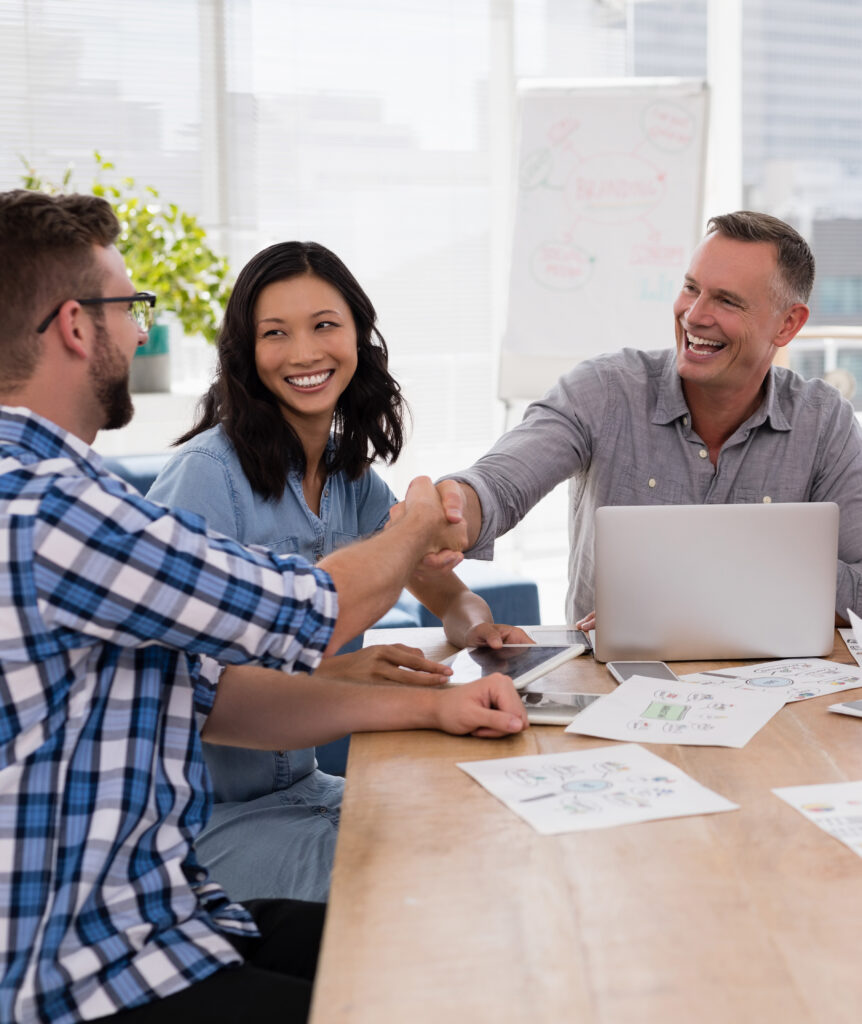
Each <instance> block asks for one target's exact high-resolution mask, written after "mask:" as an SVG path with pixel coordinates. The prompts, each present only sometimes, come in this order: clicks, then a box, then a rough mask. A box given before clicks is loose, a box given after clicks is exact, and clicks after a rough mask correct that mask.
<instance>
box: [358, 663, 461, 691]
mask: <svg viewBox="0 0 862 1024" xmlns="http://www.w3.org/2000/svg"><path fill="white" fill-rule="evenodd" d="M371 680H372V682H375V683H403V684H405V685H406V686H442V685H443V684H444V683H448V682H449V676H444V675H442V674H440V673H438V672H414V671H413V669H409V668H398V667H396V666H395V665H384V666H381V667H379V668H378V669H376V670H375V671H374V672H372V673H371Z"/></svg>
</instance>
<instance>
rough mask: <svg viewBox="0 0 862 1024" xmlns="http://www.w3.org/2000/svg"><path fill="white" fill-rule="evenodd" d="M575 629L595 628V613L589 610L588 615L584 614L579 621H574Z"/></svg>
mask: <svg viewBox="0 0 862 1024" xmlns="http://www.w3.org/2000/svg"><path fill="white" fill-rule="evenodd" d="M575 628H576V629H583V630H590V629H595V628H596V613H595V612H594V611H592V612H590V613H589V615H585V616H584V617H583V618H582V619H581V620H580V621H579V622H576V623H575Z"/></svg>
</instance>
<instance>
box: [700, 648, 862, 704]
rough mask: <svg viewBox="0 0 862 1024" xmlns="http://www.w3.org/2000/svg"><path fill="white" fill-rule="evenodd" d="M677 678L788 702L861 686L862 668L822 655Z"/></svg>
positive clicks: (740, 666) (741, 666) (784, 659)
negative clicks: (840, 662) (727, 687)
mask: <svg viewBox="0 0 862 1024" xmlns="http://www.w3.org/2000/svg"><path fill="white" fill-rule="evenodd" d="M681 678H682V679H684V680H685V681H686V682H688V683H701V684H705V685H708V686H710V687H715V686H718V685H719V684H720V685H722V686H729V687H733V688H735V689H737V690H748V691H750V692H752V693H773V694H775V695H776V696H777V697H783V698H784V701H785V703H790V702H791V701H797V700H807V699H808V698H809V697H820V696H822V695H823V694H824V693H833V694H834V693H840V692H841V691H842V690H852V689H854V688H855V687H858V686H862V669H859V668H856V667H854V666H852V665H840V664H839V663H838V662H836V661H826V659H825V658H783V659H780V660H779V661H764V662H761V663H760V664H759V665H737V666H736V667H734V668H721V669H716V670H715V671H714V672H691V673H690V674H688V675H685V676H682V677H681Z"/></svg>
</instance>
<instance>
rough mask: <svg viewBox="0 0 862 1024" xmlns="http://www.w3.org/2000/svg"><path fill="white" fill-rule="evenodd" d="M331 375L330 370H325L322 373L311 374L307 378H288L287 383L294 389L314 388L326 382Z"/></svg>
mask: <svg viewBox="0 0 862 1024" xmlns="http://www.w3.org/2000/svg"><path fill="white" fill-rule="evenodd" d="M332 373H333V371H332V370H325V371H324V372H323V373H312V374H311V375H310V376H308V377H288V378H287V382H288V384H292V385H293V386H294V387H296V388H314V387H317V385H318V384H322V383H323V382H324V381H325V380H328V379H329V378H330V377H331V376H332Z"/></svg>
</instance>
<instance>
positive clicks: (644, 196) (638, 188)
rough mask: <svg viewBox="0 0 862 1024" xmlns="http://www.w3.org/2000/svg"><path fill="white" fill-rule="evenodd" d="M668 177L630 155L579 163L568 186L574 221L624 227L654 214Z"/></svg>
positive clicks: (616, 154)
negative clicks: (621, 225)
mask: <svg viewBox="0 0 862 1024" xmlns="http://www.w3.org/2000/svg"><path fill="white" fill-rule="evenodd" d="M665 188H666V181H665V175H664V173H663V172H662V171H660V170H658V169H657V168H656V167H654V166H653V165H652V164H651V163H649V161H647V160H644V159H642V158H641V157H638V156H633V155H632V154H630V153H600V154H599V155H598V156H593V157H589V158H588V159H586V160H582V161H581V162H580V163H577V164H576V165H575V167H574V169H573V171H572V173H571V175H570V176H569V180H568V181H567V182H566V201H567V203H568V206H569V209H570V210H571V212H572V214H573V215H574V216H575V217H579V218H582V219H584V220H589V221H594V222H596V223H599V224H625V223H628V222H629V221H633V220H637V219H638V218H639V217H643V216H645V215H646V214H648V213H650V212H651V211H652V210H654V209H655V208H656V207H657V206H658V205H659V203H660V202H661V201H662V199H663V198H664V194H665Z"/></svg>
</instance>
